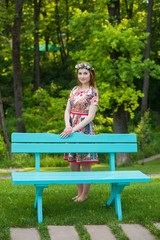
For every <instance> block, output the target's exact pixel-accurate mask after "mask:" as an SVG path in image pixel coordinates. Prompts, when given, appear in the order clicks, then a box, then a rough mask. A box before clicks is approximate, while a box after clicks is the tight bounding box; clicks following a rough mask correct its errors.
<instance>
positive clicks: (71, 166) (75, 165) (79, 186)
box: [70, 162, 83, 200]
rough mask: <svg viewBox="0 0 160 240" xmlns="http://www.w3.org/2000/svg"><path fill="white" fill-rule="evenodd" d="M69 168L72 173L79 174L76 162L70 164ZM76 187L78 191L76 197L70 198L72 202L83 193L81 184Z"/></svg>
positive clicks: (78, 165)
mask: <svg viewBox="0 0 160 240" xmlns="http://www.w3.org/2000/svg"><path fill="white" fill-rule="evenodd" d="M70 168H71V170H72V172H80V164H77V163H76V162H70ZM76 185H77V189H78V195H77V196H75V197H74V198H72V199H73V200H74V199H77V198H79V197H80V196H81V194H82V192H83V184H76Z"/></svg>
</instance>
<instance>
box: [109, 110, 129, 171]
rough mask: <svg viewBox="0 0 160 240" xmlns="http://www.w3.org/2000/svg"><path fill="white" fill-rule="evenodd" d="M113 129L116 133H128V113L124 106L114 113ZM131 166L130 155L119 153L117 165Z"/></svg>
mask: <svg viewBox="0 0 160 240" xmlns="http://www.w3.org/2000/svg"><path fill="white" fill-rule="evenodd" d="M113 128H114V132H115V133H128V112H126V111H124V106H120V107H119V108H118V111H117V112H113ZM123 164H127V165H130V153H117V158H116V165H117V166H119V165H123Z"/></svg>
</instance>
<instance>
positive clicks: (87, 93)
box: [61, 62, 98, 202]
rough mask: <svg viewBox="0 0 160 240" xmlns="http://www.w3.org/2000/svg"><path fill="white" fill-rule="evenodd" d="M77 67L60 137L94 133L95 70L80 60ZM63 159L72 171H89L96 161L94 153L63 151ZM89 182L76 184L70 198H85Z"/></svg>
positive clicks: (96, 96) (95, 107)
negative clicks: (76, 192) (75, 190)
mask: <svg viewBox="0 0 160 240" xmlns="http://www.w3.org/2000/svg"><path fill="white" fill-rule="evenodd" d="M75 68H76V69H77V77H78V86H75V87H74V88H73V89H72V91H71V93H70V97H69V99H68V102H67V106H66V110H65V115H64V117H65V129H64V131H63V132H62V133H61V137H68V136H69V135H71V134H72V133H74V132H81V133H84V134H89V135H95V130H94V125H93V119H94V117H95V114H96V110H97V106H98V90H97V89H96V86H95V70H94V68H93V67H92V66H91V65H90V63H87V62H82V63H80V64H78V65H76V66H75ZM64 160H67V161H68V162H69V163H70V167H71V170H72V171H80V165H82V169H83V171H91V163H98V156H97V154H96V153H65V154H64ZM89 188H90V184H77V189H78V195H77V196H76V197H74V198H72V199H73V200H74V201H75V202H83V201H85V200H86V199H87V196H88V192H89Z"/></svg>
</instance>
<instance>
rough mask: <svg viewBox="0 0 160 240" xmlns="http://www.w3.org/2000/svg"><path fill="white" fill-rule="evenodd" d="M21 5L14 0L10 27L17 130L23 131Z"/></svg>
mask: <svg viewBox="0 0 160 240" xmlns="http://www.w3.org/2000/svg"><path fill="white" fill-rule="evenodd" d="M22 6H23V0H16V5H15V16H14V24H13V27H12V42H13V45H12V58H13V80H14V97H15V109H16V118H17V129H18V132H25V126H24V123H23V122H22V120H21V119H22V108H23V100H22V81H21V64H20V28H21V20H22Z"/></svg>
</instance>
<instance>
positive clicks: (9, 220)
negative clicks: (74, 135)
mask: <svg viewBox="0 0 160 240" xmlns="http://www.w3.org/2000/svg"><path fill="white" fill-rule="evenodd" d="M105 169H107V170H108V165H94V166H93V170H102V171H103V170H105ZM129 169H130V170H131V169H132V170H134V169H139V170H141V171H142V172H144V173H160V159H157V160H154V161H152V162H148V163H145V164H144V165H133V166H131V167H127V168H124V167H123V168H117V170H129ZM28 170H33V169H27V171H28ZM43 170H57V171H64V170H67V171H69V168H54V169H53V168H52V169H43ZM159 186H160V178H151V182H150V183H132V184H131V185H130V186H129V187H126V188H125V189H124V191H123V193H122V210H123V223H140V224H142V225H144V226H145V227H147V228H148V229H149V230H150V231H151V232H152V234H154V235H155V237H156V239H160V230H158V229H156V228H155V227H154V225H153V223H154V222H160V201H159V196H160V187H159ZM0 189H1V191H0V212H1V214H0V240H8V239H10V236H9V235H10V234H9V228H10V227H36V228H37V229H38V231H39V232H40V234H41V239H42V240H49V239H50V238H49V235H48V231H47V225H75V227H76V230H77V232H78V233H79V235H80V239H81V240H90V237H89V235H88V233H87V231H86V230H85V228H84V225H87V224H96V225H98V224H108V225H109V226H110V228H111V230H112V232H113V233H114V234H115V236H116V238H117V239H118V240H127V237H126V236H125V235H124V234H123V231H122V229H121V228H120V227H119V225H118V224H119V222H118V220H117V217H116V215H115V210H114V207H106V201H107V199H108V198H109V184H92V185H91V189H90V192H89V196H88V200H87V201H86V202H83V203H75V202H73V201H71V198H72V197H73V196H75V195H76V187H75V185H50V186H49V188H47V189H45V190H44V194H43V214H44V223H43V224H41V225H39V224H38V223H37V215H36V211H35V210H34V208H33V204H34V195H35V189H34V186H27V185H26V186H25V187H24V186H22V185H13V184H12V182H11V180H0Z"/></svg>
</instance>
